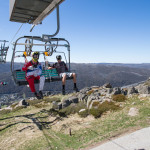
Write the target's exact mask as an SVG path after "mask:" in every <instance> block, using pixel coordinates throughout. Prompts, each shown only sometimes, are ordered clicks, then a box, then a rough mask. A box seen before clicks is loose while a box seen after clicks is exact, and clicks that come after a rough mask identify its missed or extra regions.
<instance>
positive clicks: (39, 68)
mask: <svg viewBox="0 0 150 150" xmlns="http://www.w3.org/2000/svg"><path fill="white" fill-rule="evenodd" d="M41 74H42V66H41V64H39V67H38V73H37V75H38V76H40V75H41Z"/></svg>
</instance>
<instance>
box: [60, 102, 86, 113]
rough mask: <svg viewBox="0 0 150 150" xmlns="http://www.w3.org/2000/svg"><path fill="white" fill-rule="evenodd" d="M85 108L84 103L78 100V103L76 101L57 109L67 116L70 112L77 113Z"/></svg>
mask: <svg viewBox="0 0 150 150" xmlns="http://www.w3.org/2000/svg"><path fill="white" fill-rule="evenodd" d="M85 108H86V104H84V103H83V102H80V103H77V104H74V103H72V104H71V105H69V106H68V107H66V108H63V109H61V110H59V112H60V113H63V114H65V115H66V116H68V115H70V114H75V113H78V112H79V110H81V109H85Z"/></svg>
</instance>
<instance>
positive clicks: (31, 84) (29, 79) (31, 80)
mask: <svg viewBox="0 0 150 150" xmlns="http://www.w3.org/2000/svg"><path fill="white" fill-rule="evenodd" d="M26 80H27V81H28V83H29V87H30V89H31V92H33V93H35V92H36V91H35V86H34V77H33V76H31V77H27V78H26Z"/></svg>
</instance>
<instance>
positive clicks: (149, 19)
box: [0, 0, 150, 63]
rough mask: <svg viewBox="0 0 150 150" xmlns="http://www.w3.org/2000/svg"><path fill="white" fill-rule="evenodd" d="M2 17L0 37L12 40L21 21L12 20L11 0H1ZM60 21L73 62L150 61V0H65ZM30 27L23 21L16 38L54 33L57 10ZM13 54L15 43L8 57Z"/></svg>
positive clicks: (61, 35) (59, 35)
mask: <svg viewBox="0 0 150 150" xmlns="http://www.w3.org/2000/svg"><path fill="white" fill-rule="evenodd" d="M0 18H1V21H0V39H1V40H2V39H6V40H9V41H11V40H12V38H13V36H14V35H15V33H16V32H17V30H18V28H19V27H20V25H21V23H15V22H10V21H9V1H8V0H7V1H6V0H1V5H0ZM60 25H61V27H60V31H59V34H58V35H57V36H56V37H62V38H65V39H67V40H68V41H69V42H70V45H71V62H75V63H100V62H109V63H150V0H65V1H64V2H63V3H62V4H61V5H60ZM30 28H31V25H29V24H24V25H23V27H22V28H21V30H20V32H19V33H18V34H17V36H16V38H15V39H17V38H19V37H20V36H24V35H38V36H41V35H42V34H53V33H54V32H55V30H56V13H55V11H53V12H52V14H50V15H49V16H48V17H47V18H46V19H45V20H44V21H43V23H42V25H38V26H37V27H35V28H34V30H33V32H31V33H30V32H29V30H30ZM15 39H14V40H13V41H15ZM11 55H12V45H10V49H9V52H8V57H7V61H10V60H11Z"/></svg>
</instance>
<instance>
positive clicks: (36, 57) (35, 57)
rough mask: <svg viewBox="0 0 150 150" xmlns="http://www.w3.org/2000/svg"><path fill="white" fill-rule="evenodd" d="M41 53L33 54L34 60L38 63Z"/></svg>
mask: <svg viewBox="0 0 150 150" xmlns="http://www.w3.org/2000/svg"><path fill="white" fill-rule="evenodd" d="M39 55H40V54H39V52H34V53H33V54H32V60H33V61H34V62H37V61H38V59H39Z"/></svg>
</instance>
